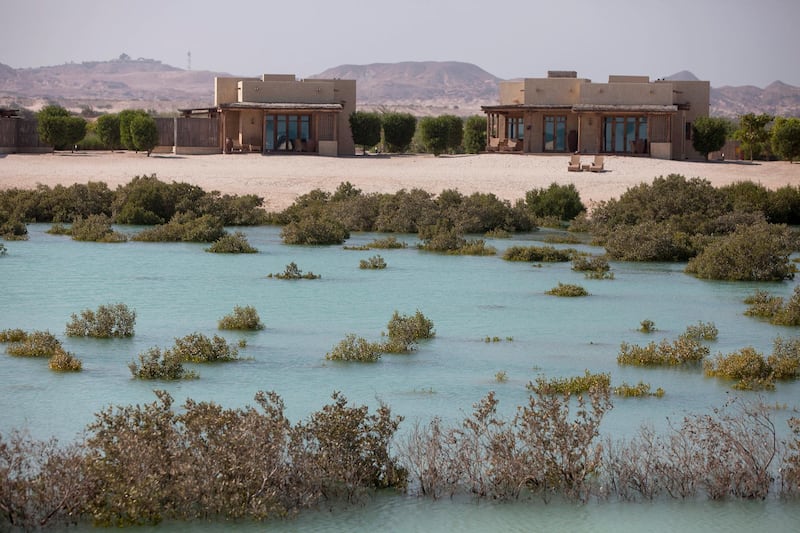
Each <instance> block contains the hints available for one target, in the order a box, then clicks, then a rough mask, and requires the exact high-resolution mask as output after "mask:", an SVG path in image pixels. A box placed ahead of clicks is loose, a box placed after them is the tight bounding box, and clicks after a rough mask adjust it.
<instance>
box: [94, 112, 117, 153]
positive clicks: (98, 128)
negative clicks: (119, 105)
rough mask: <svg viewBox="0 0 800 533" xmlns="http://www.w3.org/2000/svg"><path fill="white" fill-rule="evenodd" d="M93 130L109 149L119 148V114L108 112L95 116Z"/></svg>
mask: <svg viewBox="0 0 800 533" xmlns="http://www.w3.org/2000/svg"><path fill="white" fill-rule="evenodd" d="M95 132H96V133H97V136H98V137H100V141H101V142H102V143H103V144H104V145H106V147H107V148H108V149H110V150H114V149H117V148H120V147H121V146H122V144H121V142H120V129H119V115H117V114H108V115H101V116H99V117H98V118H97V122H96V123H95Z"/></svg>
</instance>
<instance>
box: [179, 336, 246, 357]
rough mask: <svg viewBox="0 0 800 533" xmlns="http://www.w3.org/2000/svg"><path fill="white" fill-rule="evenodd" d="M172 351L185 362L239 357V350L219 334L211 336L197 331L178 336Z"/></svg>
mask: <svg viewBox="0 0 800 533" xmlns="http://www.w3.org/2000/svg"><path fill="white" fill-rule="evenodd" d="M172 353H173V354H174V355H175V356H176V357H177V358H178V360H180V361H181V362H185V363H218V362H226V361H237V360H238V359H239V350H238V349H237V348H236V347H235V346H233V345H231V344H228V342H227V341H226V340H225V339H224V338H222V337H220V336H219V335H214V336H213V337H211V338H209V337H207V336H206V335H203V334H202V333H197V332H195V333H192V334H189V335H186V336H184V337H180V338H176V339H175V345H174V346H173V348H172Z"/></svg>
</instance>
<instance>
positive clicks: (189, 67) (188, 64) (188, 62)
mask: <svg viewBox="0 0 800 533" xmlns="http://www.w3.org/2000/svg"><path fill="white" fill-rule="evenodd" d="M186 70H192V51H191V50H189V51H188V52H187V53H186Z"/></svg>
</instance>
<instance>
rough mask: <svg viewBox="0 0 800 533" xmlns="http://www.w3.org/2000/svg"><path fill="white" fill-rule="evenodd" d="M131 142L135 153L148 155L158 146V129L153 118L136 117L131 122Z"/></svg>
mask: <svg viewBox="0 0 800 533" xmlns="http://www.w3.org/2000/svg"><path fill="white" fill-rule="evenodd" d="M131 141H132V142H133V146H134V149H135V150H136V151H142V152H147V156H148V157H150V153H151V152H152V151H153V148H155V147H156V146H158V127H157V126H156V121H155V120H153V117H151V116H149V115H146V114H144V115H137V116H135V117H133V120H131Z"/></svg>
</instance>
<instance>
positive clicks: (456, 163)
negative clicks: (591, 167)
mask: <svg viewBox="0 0 800 533" xmlns="http://www.w3.org/2000/svg"><path fill="white" fill-rule="evenodd" d="M592 159H593V156H590V155H584V156H583V162H584V163H589V162H591V161H592ZM568 161H569V154H556V155H527V154H526V155H520V154H495V153H491V154H488V153H485V154H477V155H471V154H468V155H450V156H448V155H444V156H439V157H434V156H432V155H428V154H424V155H405V154H398V155H384V154H379V155H367V156H362V155H357V156H351V157H323V156H315V155H294V154H291V155H288V154H287V155H277V154H276V155H273V154H270V155H261V154H214V155H173V154H152V155H151V156H150V157H147V156H146V155H145V154H143V153H134V152H113V153H111V152H75V153H72V152H56V153H53V154H6V155H2V156H0V190H2V189H8V188H14V187H17V188H25V189H32V188H35V187H36V186H37V185H40V184H41V185H47V186H50V187H54V186H56V185H64V186H69V185H72V184H74V183H87V182H90V181H93V182H104V183H106V184H107V185H108V186H109V188H111V189H116V187H117V186H120V185H124V184H126V183H128V182H129V181H131V180H132V179H133V178H134V177H135V176H143V175H147V176H149V175H152V174H155V175H156V176H157V177H158V179H160V180H162V181H166V182H172V181H178V182H186V183H190V184H192V185H197V186H200V187H202V188H203V189H204V190H206V191H219V192H220V193H222V194H236V195H243V194H256V195H257V196H260V197H262V198H264V201H265V202H264V203H265V206H264V207H265V209H267V210H268V211H281V210H283V209H285V208H286V207H288V206H289V205H291V204H292V203H293V202H294V200H295V199H296V198H297V197H298V196H300V195H302V194H306V193H308V192H310V191H312V190H314V189H322V190H324V191H329V192H333V191H334V190H335V189H336V187H337V186H338V185H339V184H340V183H342V182H345V181H349V182H350V183H352V184H353V185H354V186H355V187H357V188H359V189H361V190H362V191H363V192H364V193H395V192H397V191H399V190H401V189H414V188H418V189H423V190H425V191H427V192H430V193H432V194H435V195H438V194H439V193H441V192H442V191H443V190H447V189H457V190H458V191H459V192H461V193H463V194H465V195H469V194H472V193H474V192H481V193H493V194H495V195H496V196H497V197H499V198H501V199H503V200H508V201H510V202H511V203H514V202H515V201H516V200H520V199H524V198H525V193H526V192H527V191H530V190H532V189H540V188H546V187H548V186H549V185H550V184H551V183H557V184H559V185H568V184H570V183H572V184H574V185H575V187H576V189H577V190H578V192H579V193H580V196H581V200H582V201H583V203H584V204H585V205H586V206H587V207H588V208H590V209H591V206H592V205H595V204H596V203H597V202H601V201H605V200H610V199H612V198H619V197H620V196H621V195H622V194H623V193H624V192H625V191H626V190H628V189H629V188H630V187H634V186H636V185H639V184H641V183H651V182H652V180H653V179H654V178H657V177H659V176H666V175H669V174H681V175H683V176H685V177H686V178H703V179H706V180H708V181H709V182H710V183H711V184H712V185H714V186H715V187H720V186H724V185H729V184H731V183H735V182H739V181H752V182H754V183H758V184H761V185H763V186H765V187H766V188H768V189H771V190H774V189H778V188H780V187H783V186H786V185H790V186H800V165H794V164H791V163H789V162H787V161H766V162H765V161H757V162H754V163H750V162H749V161H715V162H698V161H671V160H660V159H651V158H645V157H635V156H615V155H607V156H605V170H604V171H603V172H569V171H567V163H568Z"/></svg>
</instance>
